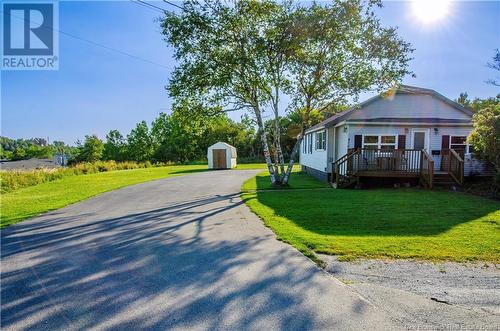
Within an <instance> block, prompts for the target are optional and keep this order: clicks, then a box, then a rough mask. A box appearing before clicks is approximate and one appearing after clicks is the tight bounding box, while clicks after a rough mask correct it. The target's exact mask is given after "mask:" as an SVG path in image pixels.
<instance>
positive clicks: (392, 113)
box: [349, 93, 470, 120]
mask: <svg viewBox="0 0 500 331" xmlns="http://www.w3.org/2000/svg"><path fill="white" fill-rule="evenodd" d="M387 117H391V118H392V117H396V118H442V119H466V120H469V119H470V116H469V115H467V114H465V113H463V112H461V111H460V110H458V109H455V108H454V107H452V106H450V105H449V104H447V103H446V102H444V101H442V100H440V99H438V98H436V97H433V96H432V95H427V94H401V93H397V94H396V95H395V96H394V97H393V98H392V99H377V100H376V101H374V102H372V103H369V104H367V105H365V106H364V107H363V108H361V109H359V110H356V111H355V112H353V114H352V115H351V116H350V117H349V119H373V118H387Z"/></svg>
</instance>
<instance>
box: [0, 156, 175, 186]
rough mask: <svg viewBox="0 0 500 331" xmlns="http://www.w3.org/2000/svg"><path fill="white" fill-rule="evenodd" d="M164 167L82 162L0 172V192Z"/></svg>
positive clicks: (136, 163)
mask: <svg viewBox="0 0 500 331" xmlns="http://www.w3.org/2000/svg"><path fill="white" fill-rule="evenodd" d="M161 166H165V164H164V163H155V164H152V163H151V162H149V161H146V162H133V161H127V162H115V161H96V162H82V163H77V164H75V165H72V166H71V167H67V168H56V169H35V170H0V192H1V193H2V194H3V193H8V192H12V191H15V190H18V189H20V188H23V187H28V186H33V185H38V184H41V183H45V182H50V181H53V180H57V179H61V178H63V177H66V176H76V175H86V174H93V173H98V172H106V171H116V170H130V169H140V168H150V167H161Z"/></svg>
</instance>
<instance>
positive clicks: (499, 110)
mask: <svg viewBox="0 0 500 331" xmlns="http://www.w3.org/2000/svg"><path fill="white" fill-rule="evenodd" d="M472 123H473V124H474V130H473V131H472V132H471V134H470V136H469V138H468V139H469V141H470V143H471V144H472V146H473V147H474V153H475V154H476V155H477V156H479V158H481V159H483V160H485V161H488V162H491V163H492V164H493V165H494V167H495V172H496V187H497V189H500V102H498V101H497V102H496V104H493V103H488V104H486V106H485V107H483V108H480V109H479V110H478V111H477V112H476V113H475V114H474V116H473V117H472Z"/></svg>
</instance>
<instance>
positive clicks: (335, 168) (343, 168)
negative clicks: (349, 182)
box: [332, 150, 358, 183]
mask: <svg viewBox="0 0 500 331" xmlns="http://www.w3.org/2000/svg"><path fill="white" fill-rule="evenodd" d="M357 152H358V150H354V151H351V152H349V153H347V154H346V155H344V156H342V157H341V158H340V159H338V160H337V161H335V162H333V163H332V174H335V182H336V183H339V182H340V180H341V179H342V178H345V177H347V176H349V175H351V174H352V158H353V156H354V155H355V154H356V153H357ZM333 179H334V176H333V175H332V181H333Z"/></svg>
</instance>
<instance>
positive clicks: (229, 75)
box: [162, 0, 413, 184]
mask: <svg viewBox="0 0 500 331" xmlns="http://www.w3.org/2000/svg"><path fill="white" fill-rule="evenodd" d="M377 5H381V2H380V1H372V0H367V1H342V0H337V1H331V2H321V3H320V2H314V3H313V4H312V5H311V4H307V5H302V4H299V3H294V2H293V1H274V0H266V1H252V0H244V1H237V2H234V3H232V2H229V3H228V2H225V1H217V0H215V1H210V2H209V3H205V2H198V1H185V2H184V3H183V10H182V11H181V12H180V13H179V12H169V13H167V14H166V17H165V18H164V19H163V21H162V28H163V34H164V35H165V39H166V41H167V42H168V43H169V44H170V45H171V46H173V47H174V49H175V57H176V59H177V61H178V62H179V65H178V66H177V67H176V68H175V70H174V72H173V74H172V77H171V79H170V83H169V86H168V90H169V93H170V95H171V96H172V97H174V98H175V99H176V100H180V101H181V102H183V101H184V100H192V99H194V100H198V101H199V102H201V103H202V104H203V105H204V107H201V108H202V109H203V108H208V107H212V108H217V107H220V109H221V110H231V109H246V110H248V111H249V112H250V114H252V115H253V116H254V117H255V121H256V124H257V127H258V135H259V137H261V138H262V139H261V141H262V152H263V154H264V157H265V159H266V163H267V164H268V166H269V171H270V174H271V180H272V181H273V183H280V182H281V181H282V182H283V183H284V184H286V179H287V176H286V175H285V174H284V173H283V172H284V166H283V162H284V160H283V159H284V157H283V152H282V151H283V149H286V148H287V146H283V144H282V142H281V138H283V137H282V133H281V132H280V129H281V126H280V125H279V122H280V121H281V120H280V111H279V108H280V100H284V98H282V96H283V94H288V95H289V96H290V98H289V99H291V100H292V102H291V103H290V104H289V105H288V107H286V108H287V109H288V110H293V111H296V112H297V113H296V114H299V115H300V116H299V118H300V122H299V123H298V124H299V125H298V126H299V128H300V130H299V137H301V136H302V134H303V132H304V130H305V129H307V128H308V127H310V126H311V125H312V122H313V120H316V119H317V118H318V116H317V115H316V114H314V112H319V113H321V112H332V111H336V110H338V109H339V108H341V107H339V105H342V104H345V101H346V99H347V98H348V97H352V96H357V95H358V94H359V93H361V92H363V91H366V90H369V89H372V88H374V87H375V88H377V89H379V90H382V89H384V88H387V87H389V86H392V85H394V83H395V82H397V81H400V80H401V79H402V78H403V77H404V76H405V75H407V74H410V73H411V72H410V71H409V70H408V63H409V61H410V60H411V58H410V56H409V54H410V53H411V52H412V51H413V50H412V49H411V47H410V44H408V43H406V42H405V41H403V40H402V39H401V38H400V37H399V36H398V35H397V32H396V29H395V28H390V27H389V28H386V27H383V26H382V25H381V23H380V20H379V19H378V18H377V16H376V15H375V9H374V7H375V6H377ZM267 109H271V110H272V111H273V120H274V124H275V125H271V126H270V128H268V130H269V129H271V132H273V135H272V137H270V138H267V137H266V136H267V133H268V132H267V131H268V130H266V129H265V127H264V122H263V120H262V118H263V116H262V112H263V111H265V110H267ZM285 138H286V136H285ZM299 142H300V140H299V141H298V143H299ZM284 143H285V144H288V143H289V141H285V142H284ZM298 143H296V144H294V148H293V153H290V157H291V158H292V159H293V158H294V153H296V152H297V146H298ZM270 144H272V145H273V150H272V151H271V153H270V152H269V145H270ZM270 155H273V156H274V163H275V164H280V165H281V167H279V168H278V167H276V169H280V170H279V171H281V174H280V175H279V176H278V174H276V173H275V171H273V167H272V166H271V157H270ZM292 164H293V163H291V165H292ZM279 171H278V172H279ZM289 171H291V167H289V169H288V171H287V174H289Z"/></svg>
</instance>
